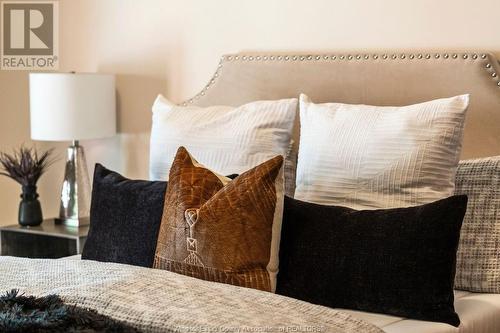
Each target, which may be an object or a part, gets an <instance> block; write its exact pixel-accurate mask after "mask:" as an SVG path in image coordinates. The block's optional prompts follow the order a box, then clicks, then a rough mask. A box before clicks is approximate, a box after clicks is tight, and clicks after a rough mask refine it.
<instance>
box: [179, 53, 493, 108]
mask: <svg viewBox="0 0 500 333" xmlns="http://www.w3.org/2000/svg"><path fill="white" fill-rule="evenodd" d="M433 56H434V58H435V59H440V58H443V59H451V60H453V59H459V58H461V59H463V60H467V59H472V60H477V59H483V60H484V59H487V58H488V56H487V55H486V54H484V53H482V54H480V55H479V54H477V53H434V54H433ZM406 58H408V59H409V60H413V59H419V60H420V59H431V58H432V54H431V53H410V54H405V53H402V54H396V53H393V54H387V53H384V54H355V55H352V54H337V55H335V54H331V55H329V54H324V55H319V54H318V55H242V54H236V55H227V56H222V57H221V60H220V62H219V65H218V67H217V70H216V72H215V74H214V75H213V76H212V78H211V79H210V81H209V82H208V84H207V85H205V87H204V88H203V89H202V91H201V92H200V93H198V94H197V95H196V96H194V97H193V98H191V99H189V100H187V101H185V102H183V103H182V104H181V105H183V106H187V105H188V104H192V103H194V101H196V100H198V99H199V98H200V97H202V96H205V93H206V91H207V90H208V89H210V88H211V87H212V86H213V84H214V83H215V81H216V80H217V78H218V77H219V75H220V70H221V68H222V65H223V63H224V62H231V61H320V60H323V61H328V60H330V61H335V60H346V61H352V60H354V61H359V60H361V61H363V60H370V59H372V60H377V59H382V60H396V59H406ZM484 69H485V70H486V71H487V73H488V74H489V75H490V76H491V77H492V78H493V79H494V82H495V83H496V85H497V86H498V87H499V88H500V79H499V77H498V76H499V75H498V74H497V73H496V72H495V70H494V68H493V66H492V65H491V63H489V62H487V63H486V64H485V66H484Z"/></svg>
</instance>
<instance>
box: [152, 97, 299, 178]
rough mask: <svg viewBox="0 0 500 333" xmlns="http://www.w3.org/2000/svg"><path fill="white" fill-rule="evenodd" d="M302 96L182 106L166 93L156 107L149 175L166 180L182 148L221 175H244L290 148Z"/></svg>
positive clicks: (285, 152) (155, 103) (284, 153)
mask: <svg viewBox="0 0 500 333" xmlns="http://www.w3.org/2000/svg"><path fill="white" fill-rule="evenodd" d="M297 102H298V101H297V99H296V98H292V99H282V100H275V101H257V102H252V103H248V104H245V105H242V106H239V107H232V106H211V107H197V106H187V107H182V106H177V105H175V104H173V103H172V102H170V101H168V100H167V99H166V98H165V97H163V96H161V95H160V96H158V98H157V99H156V101H155V102H154V105H153V127H152V131H151V142H150V166H149V172H150V178H151V179H152V180H167V179H168V174H169V171H170V167H171V165H172V161H173V160H174V157H175V153H176V152H177V148H179V147H180V146H184V147H186V148H187V149H188V150H189V152H190V153H192V154H193V156H196V159H197V160H198V161H199V162H200V163H201V164H204V165H210V168H211V169H212V170H213V171H215V172H217V173H219V174H222V175H230V174H235V173H236V174H241V173H243V172H245V171H247V170H249V169H251V168H253V167H255V166H257V165H259V164H260V163H263V162H265V161H267V160H269V159H271V158H273V157H275V156H276V155H282V156H286V155H287V152H288V150H289V146H290V140H291V135H292V128H293V123H294V120H295V115H296V113H297Z"/></svg>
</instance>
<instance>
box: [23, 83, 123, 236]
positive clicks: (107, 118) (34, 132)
mask: <svg viewBox="0 0 500 333" xmlns="http://www.w3.org/2000/svg"><path fill="white" fill-rule="evenodd" d="M29 85H30V90H29V91H30V114H31V138H32V139H33V140H41V141H71V142H72V143H71V145H70V146H69V147H68V150H67V160H66V167H65V174H64V181H63V184H62V190H61V203H60V209H59V218H56V223H62V224H65V225H67V226H72V227H79V226H82V225H86V224H89V215H90V179H89V174H88V170H87V164H86V161H85V154H84V150H83V147H82V146H80V144H79V140H88V139H98V138H104V137H109V136H113V135H115V134H116V105H115V103H116V100H115V78H114V76H113V75H104V74H83V73H82V74H80V73H30V76H29Z"/></svg>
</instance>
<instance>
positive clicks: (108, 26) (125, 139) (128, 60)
mask: <svg viewBox="0 0 500 333" xmlns="http://www.w3.org/2000/svg"><path fill="white" fill-rule="evenodd" d="M499 13H500V1H498V0H475V1H471V0H440V1H436V0H418V1H410V0H309V1H298V0H252V1H235V0H214V1H206V0H177V1H173V0H60V59H61V68H60V69H61V70H62V71H69V70H76V71H102V72H108V73H115V74H116V75H117V88H118V94H119V113H120V115H119V127H120V131H121V133H122V134H121V135H120V136H118V137H116V138H114V139H110V140H104V141H93V142H84V145H85V146H86V148H87V154H88V160H89V161H88V163H89V165H93V163H94V162H95V161H100V162H103V163H104V164H105V165H107V166H110V167H112V168H115V169H117V170H119V171H122V172H124V173H125V174H127V175H128V176H130V177H147V164H148V161H147V159H148V153H147V149H148V131H149V127H150V105H151V103H152V101H153V99H154V98H155V96H156V94H158V93H164V94H166V95H167V96H168V97H169V98H170V99H172V100H174V101H181V100H182V99H184V98H187V97H189V96H191V95H193V94H194V93H196V92H197V91H198V90H199V89H200V88H201V87H203V86H204V84H205V83H206V82H207V80H208V79H209V77H210V76H211V74H212V72H213V71H214V69H215V67H216V65H217V63H218V59H219V57H220V55H222V54H224V53H230V52H237V51H242V50H285V51H286V50H290V51H293V50H300V51H318V52H319V51H324V50H328V51H331V50H344V49H359V50H375V49H384V48H389V49H488V50H491V51H493V52H496V53H497V54H499V55H500V33H499V29H498V19H497V17H498V14H499ZM0 114H1V118H0V150H5V149H7V150H9V149H11V148H12V147H17V146H18V145H19V144H21V143H23V142H27V143H29V109H28V79H27V73H25V72H12V71H0ZM38 146H40V147H49V146H51V145H50V144H43V143H38ZM57 147H58V152H59V155H60V156H61V161H59V163H58V164H56V165H55V166H54V167H52V169H51V170H50V171H49V173H48V174H47V176H45V177H44V178H43V179H42V182H41V184H40V193H41V199H42V204H43V208H44V213H45V215H46V216H54V215H56V214H57V202H58V198H57V195H58V191H59V186H60V181H61V177H62V173H63V170H62V166H63V165H62V160H63V159H64V151H63V149H62V147H64V145H63V144H58V145H57ZM19 190H20V189H19V187H18V186H17V185H16V184H15V183H14V182H12V181H10V180H8V179H4V178H2V177H0V224H11V223H15V221H16V217H17V205H18V201H19V197H18V195H19Z"/></svg>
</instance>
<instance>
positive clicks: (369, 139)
mask: <svg viewBox="0 0 500 333" xmlns="http://www.w3.org/2000/svg"><path fill="white" fill-rule="evenodd" d="M468 104H469V95H462V96H456V97H451V98H444V99H438V100H434V101H430V102H426V103H421V104H415V105H410V106H402V107H377V106H368V105H349V104H340V103H326V104H314V103H312V102H311V101H310V99H309V98H308V97H307V96H305V95H301V96H300V122H301V137H300V145H299V157H298V164H297V181H296V189H295V198H297V199H299V200H304V201H310V202H314V203H319V204H331V205H342V206H347V207H351V208H354V209H376V208H394V207H406V206H415V205H420V204H424V203H428V202H432V201H435V200H438V199H442V198H445V197H448V196H451V195H453V191H454V186H455V185H454V184H455V183H454V178H455V172H456V169H457V165H458V161H459V156H460V151H461V148H462V133H463V127H464V119H465V111H466V109H467V106H468Z"/></svg>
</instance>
